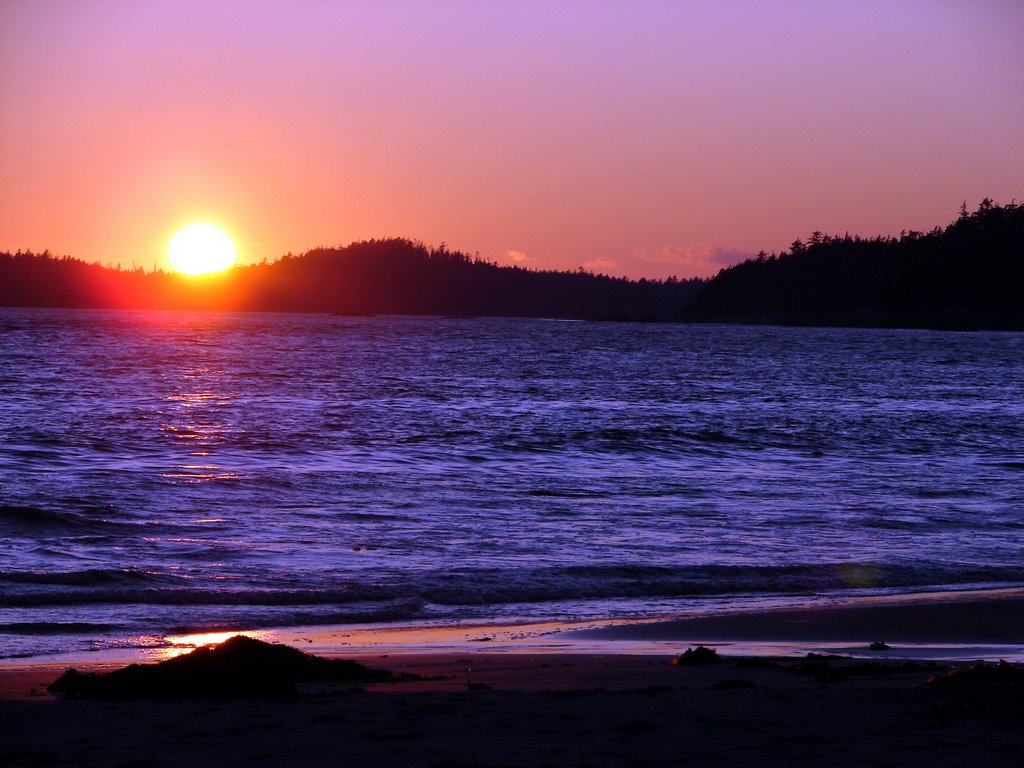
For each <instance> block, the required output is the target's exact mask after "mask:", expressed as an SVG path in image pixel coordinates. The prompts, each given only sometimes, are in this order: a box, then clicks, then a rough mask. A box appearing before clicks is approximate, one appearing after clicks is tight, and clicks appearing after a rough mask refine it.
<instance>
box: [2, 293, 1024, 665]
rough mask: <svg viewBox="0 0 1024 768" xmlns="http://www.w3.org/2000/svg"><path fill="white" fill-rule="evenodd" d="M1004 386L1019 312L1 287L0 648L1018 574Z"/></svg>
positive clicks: (1014, 473)
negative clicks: (731, 317) (824, 311)
mask: <svg viewBox="0 0 1024 768" xmlns="http://www.w3.org/2000/svg"><path fill="white" fill-rule="evenodd" d="M1022 382H1024V335H1022V334H996V333H992V334H989V333H974V334H951V333H939V332H926V331H892V330H833V329H783V328H757V327H725V326H662V325H657V326H644V325H627V324H592V323H566V322H548V321H539V320H505V319H476V320H446V319H437V318H394V317H393V318H342V317H330V316H324V315H275V314H199V313H196V314H189V313H171V312H168V313H157V312H151V313H149V312H99V311H63V310H2V309H0V633H2V637H3V643H2V644H0V645H2V647H0V656H7V657H11V656H17V655H22V656H23V655H26V654H36V653H44V652H51V651H58V650H68V649H81V648H89V647H102V646H104V645H105V644H113V643H124V642H130V643H141V644H147V643H156V644H158V643H160V642H162V638H163V637H164V636H165V635H166V634H168V633H175V632H181V631H200V630H212V629H221V628H225V629H226V628H239V627H242V628H250V627H270V626H288V625H300V624H309V623H341V624H344V623H362V622H379V621H402V622H410V623H411V622H419V621H425V620H447V619H451V620H465V619H474V618H488V619H490V618H501V619H541V618H562V619H566V618H593V617H604V616H638V615H651V614H664V613H678V612H686V611H689V610H694V609H708V608H715V607H721V606H724V605H736V604H737V603H743V602H751V601H758V602H764V601H767V602H772V601H779V600H785V599H790V598H792V597H794V596H808V595H814V596H818V597H819V599H828V598H829V597H830V596H835V595H845V594H849V593H851V592H855V593H860V592H865V591H867V592H871V591H876V592H879V591H881V592H884V591H900V590H911V589H922V588H927V589H932V588H941V587H949V586H952V587H967V586H976V585H993V584H1021V583H1024V550H1022V546H1021V544H1022V542H1024V384H1022ZM126 638H127V639H126Z"/></svg>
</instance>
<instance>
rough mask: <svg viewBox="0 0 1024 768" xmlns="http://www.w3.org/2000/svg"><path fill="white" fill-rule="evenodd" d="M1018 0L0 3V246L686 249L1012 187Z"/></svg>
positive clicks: (732, 254) (1022, 151)
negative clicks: (219, 236)
mask: <svg viewBox="0 0 1024 768" xmlns="http://www.w3.org/2000/svg"><path fill="white" fill-rule="evenodd" d="M1022 41H1024V2H1019V0H1006V1H1005V2H1002V1H999V0H993V1H990V2H986V1H985V0H973V1H970V0H963V1H962V2H952V1H947V2H942V1H941V0H933V1H930V2H925V1H924V0H913V1H912V0H888V1H887V2H872V1H871V0H856V1H851V2H825V1H823V0H817V1H815V0H803V1H797V0H790V1H788V2H785V1H783V0H759V1H758V2H739V1H735V2H734V1H730V0H718V1H717V2H714V1H712V0H708V1H707V2H674V3H670V2H642V1H637V0H634V1H632V2H618V3H614V2H469V1H468V0H467V1H466V2H390V3H389V2H383V3H382V2H352V3H340V2H310V1H308V0H307V1H306V2H303V1H302V0H292V1H290V2H286V1H285V0H279V1H277V2H271V1H269V0H263V1H262V2H261V1H260V0H251V1H247V2H241V1H239V2H233V1H231V0H221V1H220V2H216V1H214V2H202V3H199V2H182V1H181V0H174V1H173V2H146V1H145V0H132V1H130V2H128V1H125V2H89V0H75V1H74V2H71V1H68V2H52V1H48V0H5V1H4V2H2V3H0V177H2V178H3V180H4V182H3V184H2V185H0V249H10V250H15V249H18V248H23V249H28V248H31V249H36V250H42V249H44V248H49V249H50V250H52V251H55V252H58V253H62V254H64V253H67V254H69V255H72V256H77V257H80V258H84V259H87V260H90V261H91V260H100V261H103V262H120V263H123V264H126V265H127V264H129V263H131V262H132V261H133V260H134V261H135V262H136V263H139V264H141V265H143V266H145V267H147V268H149V267H151V266H152V265H153V264H154V263H157V264H158V265H160V266H165V265H166V257H165V251H166V244H167V241H168V240H169V239H170V237H171V235H172V234H173V233H174V231H175V230H176V229H177V228H179V227H181V226H183V225H185V224H188V223H190V222H192V221H194V220H207V221H211V222H213V223H216V224H219V225H220V226H222V227H224V229H225V230H227V231H228V232H229V233H230V234H231V235H232V237H233V238H234V239H235V241H236V243H237V245H238V249H239V253H240V257H241V259H242V260H243V261H258V260H260V259H263V258H267V259H271V260H272V259H275V258H277V257H278V256H280V255H281V254H283V253H285V252H287V251H293V252H296V253H297V252H300V251H302V250H305V249H307V248H310V247H313V246H316V245H336V244H345V243H348V242H349V241H351V240H354V239H359V238H368V237H386V236H393V235H402V236H408V237H412V238H418V239H422V240H424V241H426V242H428V243H433V244H437V243H440V242H442V241H444V242H447V243H448V244H449V246H451V247H454V248H459V249H462V250H465V251H468V252H470V253H474V252H479V253H480V255H481V256H482V257H484V258H487V259H493V260H497V261H500V262H502V263H512V262H518V263H522V264H526V265H529V266H534V267H543V268H548V267H551V268H575V267H578V266H580V265H587V266H588V267H590V268H593V269H596V270H597V271H601V272H608V273H611V274H615V275H620V274H627V275H629V276H631V277H640V276H651V277H663V276H667V275H669V274H677V275H679V276H691V275H698V274H699V275H706V274H711V273H713V272H715V271H717V269H718V268H719V266H721V265H723V264H727V263H730V262H733V261H736V260H738V259H741V258H743V257H744V256H745V255H746V254H750V253H754V252H756V251H758V250H760V249H762V248H763V249H765V250H769V251H770V250H779V249H782V248H785V247H786V246H787V245H788V244H789V243H790V242H791V241H792V240H794V239H795V238H798V237H799V238H804V237H806V236H807V235H808V234H810V233H811V232H812V231H813V230H822V231H825V232H837V233H843V232H846V231H850V232H851V233H860V234H865V235H874V234H896V233H898V232H899V231H900V230H901V229H904V228H906V229H930V228H931V227H933V226H935V225H937V224H940V225H944V224H946V223H948V222H949V221H950V220H951V219H953V218H955V216H956V214H957V210H958V208H959V206H960V204H961V202H963V201H964V200H966V201H967V203H968V205H969V206H971V207H974V206H975V205H976V204H977V202H978V201H979V200H980V199H981V198H982V197H985V196H989V197H992V198H994V199H996V200H997V201H998V202H1007V201H1009V200H1010V199H1011V198H1013V197H1018V198H1019V197H1022V196H1024V43H1022Z"/></svg>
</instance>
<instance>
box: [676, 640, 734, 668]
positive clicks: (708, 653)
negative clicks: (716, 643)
mask: <svg viewBox="0 0 1024 768" xmlns="http://www.w3.org/2000/svg"><path fill="white" fill-rule="evenodd" d="M724 663H725V659H723V658H722V657H721V656H719V655H718V651H716V650H715V649H714V648H706V647H705V646H703V645H698V646H697V647H696V648H687V649H686V650H685V651H683V652H682V653H681V654H679V655H678V656H676V657H675V658H674V659H672V665H673V666H676V667H703V666H707V665H709V664H724Z"/></svg>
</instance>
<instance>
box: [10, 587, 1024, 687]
mask: <svg viewBox="0 0 1024 768" xmlns="http://www.w3.org/2000/svg"><path fill="white" fill-rule="evenodd" d="M235 634H244V635H248V636H250V637H254V638H257V639H260V640H264V641H266V642H274V643H284V644H286V645H291V646H293V647H296V648H299V649H300V650H303V651H305V652H308V653H313V654H317V655H321V656H328V657H338V656H352V657H356V658H368V657H387V656H391V655H396V656H416V655H420V656H423V655H426V656H429V655H439V654H440V655H447V654H461V655H475V654H479V653H489V654H495V653H497V654H597V655H619V654H630V655H654V656H656V655H671V654H674V653H678V652H680V651H681V650H685V647H686V646H688V645H697V644H702V645H707V646H711V647H718V648H721V649H723V650H725V649H728V650H729V651H730V652H731V653H733V654H736V655H744V656H771V657H792V656H800V655H804V654H806V653H807V652H809V651H814V652H823V651H824V652H834V653H843V654H846V655H851V656H856V655H868V656H871V657H877V655H878V654H877V653H874V652H871V653H869V652H868V648H867V646H868V645H869V644H870V643H872V642H885V643H887V644H888V645H889V646H890V649H889V651H888V652H887V654H886V656H887V657H889V658H908V659H909V658H918V659H937V660H938V659H946V660H957V659H983V658H989V659H993V658H1004V659H1009V660H1022V661H1024V587H999V588H992V589H970V590H955V591H933V592H909V593H900V594H893V595H869V596H864V595H860V596H845V597H830V598H829V599H828V600H827V601H825V602H822V601H821V600H820V599H819V600H817V601H814V602H811V601H808V602H807V604H804V605H797V606H796V607H792V606H787V607H768V608H759V609H749V608H747V609H738V610H735V611H733V610H726V611H716V612H714V613H704V614H701V613H695V614H693V615H684V616H659V617H650V618H642V619H607V620H586V621H557V620H551V621H534V622H473V623H468V624H451V623H447V624H420V625H393V624H383V625H380V624H375V625H325V626H298V627H282V628H271V629H256V630H249V629H246V628H244V627H239V628H237V629H232V630H226V631H219V632H211V633H198V634H185V635H170V636H168V637H167V640H168V641H169V644H167V645H161V646H156V647H131V646H129V645H127V644H125V645H124V646H123V647H114V648H106V649H103V650H98V651H77V652H69V653H58V654H46V655H38V656H30V657H24V658H10V659H3V660H0V674H4V673H6V672H9V671H11V670H33V669H51V670H62V669H65V668H67V667H72V666H73V667H76V668H79V669H109V668H113V667H116V666H123V665H126V664H130V663H153V662H158V661H162V660H164V659H167V658H170V657H172V656H176V655H180V654H181V653H185V652H187V651H189V650H192V649H193V648H195V647H198V646H201V645H206V644H210V643H217V642H221V641H223V640H225V639H227V638H228V637H230V636H231V635H235Z"/></svg>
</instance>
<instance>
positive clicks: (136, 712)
mask: <svg viewBox="0 0 1024 768" xmlns="http://www.w3.org/2000/svg"><path fill="white" fill-rule="evenodd" d="M1022 616H1024V598H1022V596H1021V594H1020V593H1019V591H1017V590H1011V591H993V592H987V593H972V594H963V593H961V594H951V595H931V596H907V597H902V598H900V597H897V598H887V599H885V600H883V601H881V602H879V601H878V600H874V601H869V602H865V603H860V604H857V603H855V604H853V605H845V606H837V607H829V608H812V609H802V610H785V611H765V612H759V613H745V614H737V615H732V616H721V617H705V618H694V619H686V620H679V621H671V622H642V623H633V624H628V625H618V626H613V627H609V628H604V629H595V628H590V629H587V630H583V631H579V632H561V631H557V632H553V633H552V632H547V631H546V632H543V633H537V634H535V635H530V634H529V633H521V634H520V636H519V638H518V640H514V639H513V640H510V639H508V638H506V642H504V643H503V640H502V638H503V635H502V633H503V632H507V631H508V628H501V627H493V628H490V629H488V628H486V627H475V628H472V629H470V630H467V629H465V628H463V629H461V630H458V631H455V630H447V631H442V630H434V631H433V634H431V633H430V632H427V633H426V636H425V635H424V634H423V632H418V633H415V637H416V642H415V643H411V642H410V643H408V644H407V645H406V646H405V647H403V646H401V645H400V644H396V643H395V642H394V641H395V636H396V635H398V636H400V635H401V633H402V632H406V633H408V632H410V630H408V629H406V630H391V633H392V634H391V636H390V637H388V641H389V642H390V643H391V644H390V645H388V647H387V648H386V649H382V648H379V647H378V648H376V649H374V647H373V646H371V645H369V644H364V645H363V646H362V647H361V648H359V649H352V648H348V649H345V648H335V649H334V651H335V652H334V653H331V654H326V655H339V656H353V657H358V658H359V660H360V662H361V663H363V664H367V665H369V666H373V667H379V668H383V669H387V670H390V671H392V672H397V673H405V674H406V675H412V676H416V677H417V678H418V679H404V680H400V681H396V682H382V683H371V684H367V685H359V686H353V685H341V684H336V685H313V684H310V685H305V686H302V687H301V688H300V691H299V695H297V696H295V697H292V698H288V699H285V700H279V699H270V700H241V701H236V700H214V701H209V700H205V701H197V700H191V701H190V700H181V701H70V700H59V699H57V698H56V697H54V696H52V695H50V694H48V693H46V692H45V686H46V685H47V684H48V683H50V682H52V681H53V680H54V679H56V677H57V676H58V675H59V674H60V672H61V671H62V669H61V668H60V667H59V666H50V667H40V666H38V665H37V666H31V665H29V666H17V667H15V666H13V665H9V666H7V667H6V668H4V669H2V670H0V695H2V697H3V699H2V700H0V763H2V764H4V765H11V766H49V765H94V766H168V767H170V766H196V765H210V766H232V765H297V766H320V765H367V766H369V765H410V766H527V765H552V766H555V765H557V766H580V765H593V766H613V765H615V766H617V765H636V766H660V765H665V766H668V765H682V764H693V765H730V766H734V765H759V766H764V765H793V764H796V763H798V762H803V763H808V762H809V763H810V764H820V765H830V766H836V765H838V766H845V765H849V766H853V765H922V764H929V765H933V766H960V765H967V764H968V763H973V762H976V761H979V760H981V761H983V762H984V764H985V765H987V766H1002V765H1006V766H1010V765H1019V764H1020V760H1021V759H1022V757H1021V755H1022V749H1024V729H1022V728H1021V726H1020V722H1019V718H1018V714H1017V713H1018V709H1019V703H1020V701H1021V696H1022V695H1024V683H1022V682H1021V681H1020V680H1019V679H1015V678H1014V677H1013V675H1011V676H1010V677H1009V678H1007V679H1002V678H1000V679H997V680H995V681H984V680H977V679H974V678H973V677H972V676H971V675H970V674H967V675H964V674H961V675H959V676H954V677H955V678H956V679H955V680H954V679H953V678H947V676H948V675H949V674H950V672H952V671H955V670H965V669H970V668H971V666H972V662H970V661H966V660H964V659H960V660H957V661H952V662H935V661H923V660H920V659H917V658H915V653H914V649H915V648H916V647H917V646H916V645H914V646H913V647H908V648H907V649H906V651H907V653H902V652H901V649H900V644H901V642H904V643H911V644H920V643H923V642H926V641H934V642H935V643H945V644H947V645H949V646H951V647H959V648H982V647H985V646H991V647H995V646H993V643H998V647H999V648H1003V649H1006V650H1012V649H1013V648H1014V647H1015V646H1020V645H1024V631H1022V629H1024V622H1022ZM549 629H550V628H549ZM334 631H337V630H334ZM929 632H930V633H929ZM459 633H461V635H460V634H459ZM383 634H384V635H387V632H384V633H383ZM329 636H330V631H326V635H325V637H329ZM348 636H349V637H351V636H352V635H351V633H348ZM411 637H412V635H409V634H406V635H405V639H406V640H409V639H410V638H411ZM459 637H462V638H463V642H462V644H461V645H459V644H458V642H457V640H458V639H459ZM484 637H489V638H492V639H490V640H487V641H483V640H481V638H484ZM529 637H533V638H534V647H533V648H532V649H531V648H530V647H529V646H528V644H526V640H527V639H529ZM524 638H525V639H524ZM537 638H542V639H543V642H541V641H539V640H537ZM573 638H578V640H579V645H578V646H576V647H574V646H573V645H572V639H573ZM714 638H718V639H719V640H720V642H719V643H712V642H711V640H712V639H714ZM867 638H872V639H873V640H885V641H886V643H887V644H889V645H890V648H889V649H888V650H885V651H870V650H868V649H867V647H866V645H865V644H864V643H859V644H858V641H861V640H865V639H867ZM357 639H358V638H357ZM739 639H742V640H747V641H752V640H764V641H766V647H776V648H782V647H788V648H790V649H795V648H796V647H797V646H798V644H799V641H800V640H808V641H827V642H830V643H833V644H836V645H844V644H845V645H848V646H849V647H851V648H857V649H858V652H857V653H855V654H851V655H847V656H846V657H844V658H835V657H833V658H828V657H822V656H819V657H818V658H814V659H811V660H808V659H807V658H806V657H800V656H798V655H795V652H794V653H790V654H788V655H785V656H783V657H780V658H778V659H777V660H775V661H772V660H771V659H768V658H767V657H764V656H761V657H758V660H757V661H751V660H750V658H749V657H743V656H740V655H738V654H736V653H735V652H734V651H732V650H731V649H733V648H735V647H736V645H735V642H734V641H736V640H739ZM307 640H308V641H309V642H307V643H306V645H307V646H309V645H317V648H318V652H320V651H321V646H322V644H323V643H324V642H326V640H325V639H324V638H319V639H318V641H317V643H314V642H313V639H312V638H307ZM431 640H432V641H433V642H434V645H433V648H434V649H435V650H433V651H432V650H431V643H430V641H431ZM698 640H699V641H705V642H709V643H711V644H712V645H715V646H716V647H717V649H718V652H719V654H720V656H721V657H722V659H723V663H719V664H711V665H697V666H680V665H674V664H673V663H672V661H673V659H674V658H675V656H676V655H677V654H678V653H680V652H682V651H685V650H686V649H687V648H689V647H693V646H694V645H695V642H696V641H698ZM779 641H785V643H782V644H776V645H772V642H776V643H778V642H779ZM515 642H519V643H520V645H519V646H516V645H515ZM491 643H495V644H496V645H494V646H492V645H491ZM645 643H646V645H645ZM651 643H654V645H652V644H651ZM660 643H668V644H670V645H671V646H672V647H673V650H672V651H668V646H664V647H663V646H660V645H657V644H660ZM787 643H788V645H787ZM601 644H604V645H603V650H601V647H602V646H601ZM440 648H443V649H444V650H437V649H440ZM583 648H585V649H586V652H582V651H581V650H580V649H583ZM637 648H642V649H643V652H636V649H637ZM303 650H305V649H303ZM1018 650H1019V647H1018ZM978 658H986V657H985V656H979V657H978ZM988 660H989V661H996V660H997V659H996V658H993V657H988ZM83 661H84V660H83ZM79 666H83V665H79ZM84 666H85V667H86V668H88V665H84ZM1010 672H1012V673H1013V674H1014V675H1015V674H1016V673H1015V672H1014V670H1013V669H1011V670H1010ZM935 678H943V679H948V680H952V682H947V683H939V684H936V683H934V682H932V683H929V682H928V681H929V680H933V679H935Z"/></svg>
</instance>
